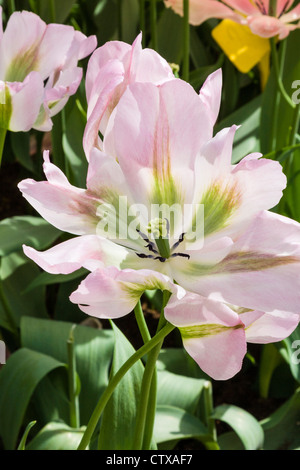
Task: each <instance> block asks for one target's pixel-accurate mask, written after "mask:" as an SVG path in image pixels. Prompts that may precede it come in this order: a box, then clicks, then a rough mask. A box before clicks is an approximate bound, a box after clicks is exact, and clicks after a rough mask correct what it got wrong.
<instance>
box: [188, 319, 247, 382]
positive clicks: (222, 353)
mask: <svg viewBox="0 0 300 470" xmlns="http://www.w3.org/2000/svg"><path fill="white" fill-rule="evenodd" d="M183 346H184V348H185V349H186V351H187V352H188V353H189V355H190V356H191V357H192V358H193V359H194V360H195V361H196V362H197V364H198V365H199V367H200V368H201V369H202V370H203V371H204V372H205V373H206V374H208V375H209V376H210V377H212V378H213V379H215V380H228V379H230V378H232V377H233V376H234V375H236V374H237V373H238V372H239V371H240V370H241V368H242V364H243V359H244V356H245V354H246V352H247V347H246V340H245V331H244V329H242V328H237V329H234V328H230V329H228V330H225V331H223V332H222V333H220V334H218V335H211V336H206V337H204V338H188V339H183Z"/></svg>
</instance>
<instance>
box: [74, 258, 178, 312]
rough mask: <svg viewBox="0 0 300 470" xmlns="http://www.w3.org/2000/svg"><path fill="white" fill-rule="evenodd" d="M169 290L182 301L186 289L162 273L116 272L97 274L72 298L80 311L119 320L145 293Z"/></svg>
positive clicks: (100, 271)
mask: <svg viewBox="0 0 300 470" xmlns="http://www.w3.org/2000/svg"><path fill="white" fill-rule="evenodd" d="M153 289H160V290H168V291H170V292H172V293H174V294H175V295H177V296H178V297H182V296H183V295H184V291H183V289H181V288H180V287H178V286H176V285H175V284H173V283H172V282H171V280H170V279H169V278H168V277H167V276H164V275H163V274H160V273H158V272H154V271H150V270H146V269H145V270H138V271H133V270H131V269H124V270H122V271H119V270H118V269H116V268H112V267H111V268H107V269H102V270H96V271H94V272H92V273H91V274H89V275H88V277H87V278H86V279H84V280H83V281H82V282H81V284H80V286H79V287H78V289H77V290H76V291H75V292H73V294H71V296H70V300H71V302H73V303H76V304H79V307H80V309H81V310H82V311H83V312H85V313H87V314H89V315H92V316H95V317H98V318H119V317H122V316H124V315H127V314H128V313H130V312H131V311H132V310H133V309H134V307H135V306H136V304H137V302H138V300H139V299H140V297H141V295H142V294H143V293H144V291H145V290H153Z"/></svg>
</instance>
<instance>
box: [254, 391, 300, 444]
mask: <svg viewBox="0 0 300 470" xmlns="http://www.w3.org/2000/svg"><path fill="white" fill-rule="evenodd" d="M299 421H300V388H298V389H297V390H296V391H295V393H294V394H293V396H292V397H291V398H290V399H289V400H288V401H287V402H285V403H284V404H283V405H282V406H281V407H280V408H278V410H276V411H275V412H274V413H273V414H272V415H271V416H270V417H269V418H266V419H264V420H263V421H261V426H262V428H263V430H264V433H265V443H264V450H280V449H281V450H294V449H299V448H300V433H299Z"/></svg>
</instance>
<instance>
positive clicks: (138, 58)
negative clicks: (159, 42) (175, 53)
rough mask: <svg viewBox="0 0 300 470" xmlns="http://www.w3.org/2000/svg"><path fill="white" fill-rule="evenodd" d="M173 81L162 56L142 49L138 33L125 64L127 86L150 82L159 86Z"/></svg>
mask: <svg viewBox="0 0 300 470" xmlns="http://www.w3.org/2000/svg"><path fill="white" fill-rule="evenodd" d="M128 59H129V56H128ZM173 79H174V74H173V72H172V69H171V67H170V65H169V64H168V62H167V61H166V60H165V59H164V58H163V57H162V56H160V55H159V54H158V53H157V52H156V51H154V50H153V49H148V48H146V49H142V33H140V34H139V35H138V36H137V38H136V39H135V41H134V42H133V44H132V50H131V55H130V61H129V63H127V81H128V84H129V83H134V82H143V83H146V82H151V83H155V84H156V85H160V84H162V83H164V82H166V81H168V80H173Z"/></svg>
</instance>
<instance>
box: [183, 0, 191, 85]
mask: <svg viewBox="0 0 300 470" xmlns="http://www.w3.org/2000/svg"><path fill="white" fill-rule="evenodd" d="M189 4H190V1H189V0H184V1H183V68H182V78H183V80H185V81H187V82H188V81H189V75H190V23H189V16H190V13H189V9H190V8H189Z"/></svg>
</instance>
